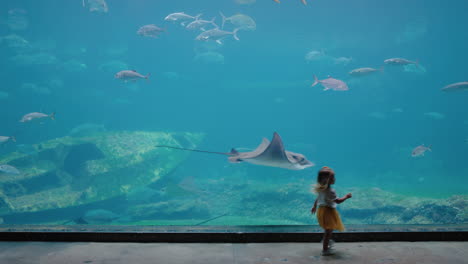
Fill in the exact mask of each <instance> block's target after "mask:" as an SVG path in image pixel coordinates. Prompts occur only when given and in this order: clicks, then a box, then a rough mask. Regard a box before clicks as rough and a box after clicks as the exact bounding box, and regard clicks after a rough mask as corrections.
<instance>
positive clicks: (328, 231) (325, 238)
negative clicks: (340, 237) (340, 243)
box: [323, 229, 333, 251]
mask: <svg viewBox="0 0 468 264" xmlns="http://www.w3.org/2000/svg"><path fill="white" fill-rule="evenodd" d="M332 232H333V229H326V230H325V233H324V234H323V251H327V250H328V245H329V243H330V238H331V235H332Z"/></svg>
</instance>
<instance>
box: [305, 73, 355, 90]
mask: <svg viewBox="0 0 468 264" xmlns="http://www.w3.org/2000/svg"><path fill="white" fill-rule="evenodd" d="M319 83H320V84H321V85H323V87H325V89H323V90H324V91H326V90H334V91H347V90H349V88H348V85H347V84H346V83H345V82H343V81H341V80H338V79H334V78H332V77H331V76H328V78H327V79H324V80H319V79H318V78H317V76H315V75H314V83H313V84H312V87H313V86H315V85H317V84H319Z"/></svg>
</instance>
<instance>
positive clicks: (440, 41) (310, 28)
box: [0, 0, 468, 228]
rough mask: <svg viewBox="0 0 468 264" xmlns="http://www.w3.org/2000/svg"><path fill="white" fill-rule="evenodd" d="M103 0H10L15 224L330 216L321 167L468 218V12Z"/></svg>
mask: <svg viewBox="0 0 468 264" xmlns="http://www.w3.org/2000/svg"><path fill="white" fill-rule="evenodd" d="M106 1H107V0H106ZM106 1H105V0H83V1H80V0H76V1H52V0H44V1H33V0H24V1H16V0H4V1H2V4H1V5H0V20H1V22H2V23H1V24H0V47H1V48H0V53H1V57H2V60H1V61H0V64H1V69H2V71H1V73H0V75H1V76H2V80H3V84H2V86H1V87H0V108H1V111H0V228H1V227H2V225H3V226H6V225H12V224H18V225H36V224H38V225H77V224H80V225H82V224H90V225H133V226H135V225H141V226H145V225H189V226H191V225H316V224H317V219H316V216H315V215H312V214H311V212H310V210H311V207H312V205H313V203H314V201H315V198H316V194H315V193H314V192H313V187H314V184H316V181H317V173H318V171H319V170H320V168H322V167H323V166H329V167H331V168H333V169H334V171H335V173H336V174H335V180H336V182H335V184H334V185H332V188H334V189H335V190H336V193H337V195H338V197H342V196H344V195H345V194H347V193H352V198H351V199H349V200H347V201H345V202H344V203H341V204H339V205H338V206H337V210H338V212H339V213H340V215H341V218H342V220H343V222H344V225H345V226H346V225H352V224H363V225H376V224H382V225H390V226H391V225H406V224H417V225H426V224H431V225H442V226H444V225H449V224H455V225H457V224H467V223H468V207H467V204H468V187H467V186H468V107H467V102H468V83H466V81H468V79H467V74H468V72H467V70H466V61H468V50H467V48H466V47H468V32H467V31H466V25H468V17H467V16H466V14H465V10H467V9H468V2H467V1H462V0H460V1H458V0H455V1H450V4H448V3H445V2H440V1H427V0H414V1H411V3H408V1H403V0H396V1H375V0H359V1H328V0H327V1H325V0H323V1H322V0H308V1H307V5H304V4H303V3H302V2H301V1H299V0H294V1H293V0H290V1H286V0H285V1H281V3H276V2H275V1H271V0H270V1H268V0H265V1H260V0H259V1H255V0H223V1H220V0H216V1H215V0H200V1H189V0H177V1H143V0H135V1H133V0H132V1H130V0H127V1H110V0H109V1H107V2H106ZM182 11H183V12H184V13H177V12H182ZM219 11H221V12H219ZM198 14H200V15H198ZM212 19H214V20H212ZM275 132H276V133H277V134H276V133H275ZM263 138H266V140H263V141H262V139H263ZM194 150H195V151H194ZM198 150H200V151H198ZM203 151H204V152H203ZM207 152H208V153H207Z"/></svg>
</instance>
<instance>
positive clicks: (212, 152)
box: [155, 145, 234, 156]
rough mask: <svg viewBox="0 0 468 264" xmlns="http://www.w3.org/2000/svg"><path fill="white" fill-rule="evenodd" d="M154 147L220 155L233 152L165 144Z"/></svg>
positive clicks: (229, 154)
mask: <svg viewBox="0 0 468 264" xmlns="http://www.w3.org/2000/svg"><path fill="white" fill-rule="evenodd" d="M155 147H156V148H171V149H179V150H186V151H194V152H204V153H211V154H220V155H228V156H233V155H234V154H233V153H232V150H231V152H229V153H226V152H216V151H207V150H199V149H189V148H179V147H174V146H166V145H156V146H155Z"/></svg>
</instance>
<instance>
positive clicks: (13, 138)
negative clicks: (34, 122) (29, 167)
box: [0, 136, 16, 145]
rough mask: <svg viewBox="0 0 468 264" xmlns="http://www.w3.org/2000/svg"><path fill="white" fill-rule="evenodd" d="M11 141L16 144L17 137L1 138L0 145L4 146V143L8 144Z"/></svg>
mask: <svg viewBox="0 0 468 264" xmlns="http://www.w3.org/2000/svg"><path fill="white" fill-rule="evenodd" d="M10 140H11V141H13V142H16V137H14V136H10V137H6V136H0V145H1V144H3V143H7V142H8V141H10Z"/></svg>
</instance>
